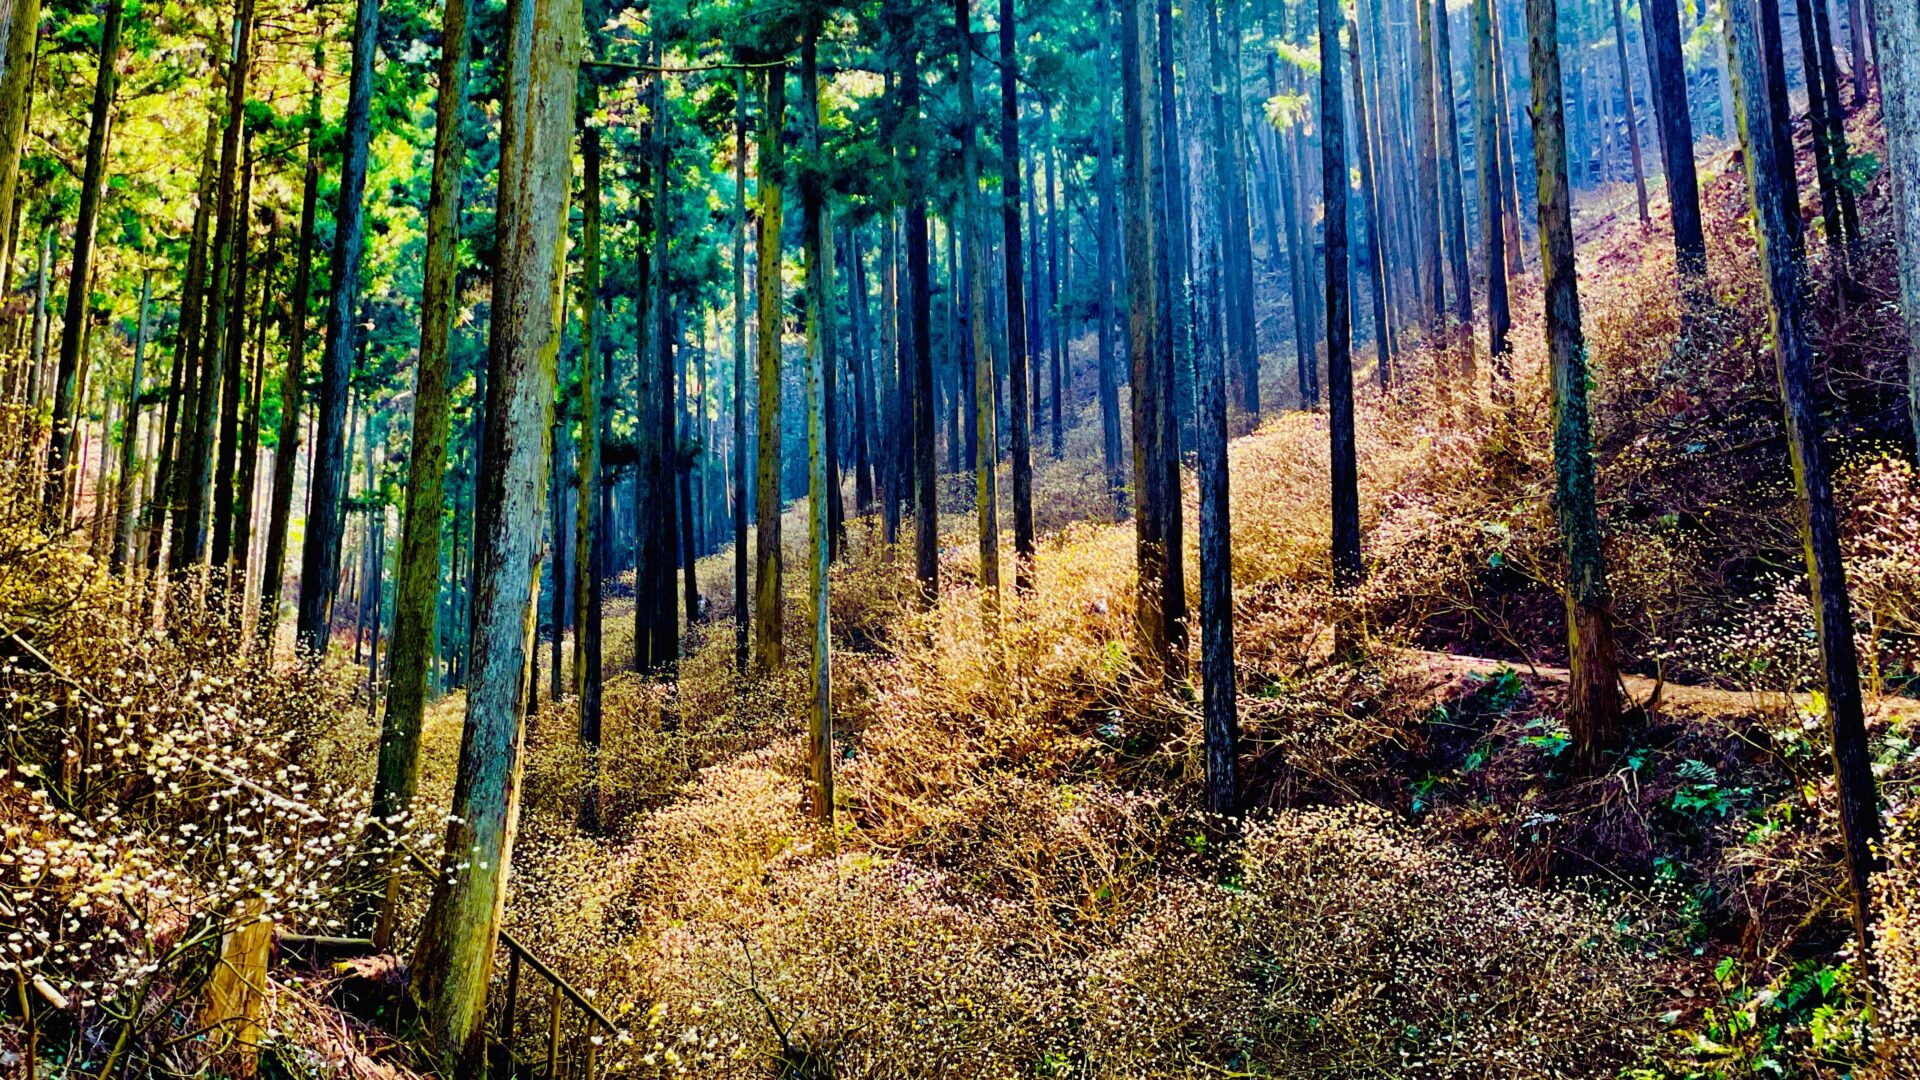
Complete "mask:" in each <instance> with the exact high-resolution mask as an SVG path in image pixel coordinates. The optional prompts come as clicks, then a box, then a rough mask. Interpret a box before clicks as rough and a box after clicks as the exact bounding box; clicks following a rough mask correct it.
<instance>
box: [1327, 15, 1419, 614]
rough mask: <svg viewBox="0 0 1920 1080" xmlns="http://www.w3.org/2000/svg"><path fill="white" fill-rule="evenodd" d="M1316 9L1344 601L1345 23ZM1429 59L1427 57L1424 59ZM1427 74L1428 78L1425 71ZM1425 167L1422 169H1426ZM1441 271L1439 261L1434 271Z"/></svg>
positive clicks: (1330, 397) (1354, 497)
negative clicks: (1342, 46)
mask: <svg viewBox="0 0 1920 1080" xmlns="http://www.w3.org/2000/svg"><path fill="white" fill-rule="evenodd" d="M1415 2H1416V3H1418V4H1419V5H1420V6H1421V10H1422V11H1423V12H1424V11H1425V10H1426V6H1425V0H1415ZM1319 7H1320V183H1321V186H1322V188H1323V193H1322V198H1323V199H1324V200H1325V203H1326V233H1327V271H1326V273H1327V429H1328V432H1329V438H1330V440H1331V444H1332V471H1333V583H1334V588H1335V589H1336V590H1338V591H1340V592H1342V593H1345V592H1349V591H1351V590H1353V589H1355V588H1357V587H1358V586H1359V584H1360V581H1361V577H1362V575H1363V573H1364V571H1363V569H1362V564H1361V561H1360V469H1359V463H1358V458H1357V455H1356V451H1355V449H1354V417H1353V354H1352V333H1353V331H1352V321H1351V320H1352V314H1351V312H1352V300H1351V297H1350V295H1349V288H1348V284H1347V135H1346V102H1345V101H1343V100H1342V98H1343V96H1344V95H1343V94H1342V92H1341V89H1342V88H1341V85H1340V24H1341V22H1342V21H1343V20H1342V18H1341V10H1340V9H1341V5H1340V0H1319ZM1424 17H1425V16H1424V15H1423V16H1422V18H1424ZM1421 36H1422V37H1423V38H1424V37H1426V36H1427V35H1426V34H1425V33H1423V34H1422V35H1421ZM1431 55H1432V54H1431V53H1428V57H1429V58H1430V57H1431ZM1427 74H1428V75H1431V74H1432V70H1431V67H1430V66H1428V71H1427ZM1423 111H1425V110H1423ZM1423 123H1425V122H1424V121H1423ZM1426 148H1427V149H1430V148H1431V142H1430V141H1426ZM1430 164H1431V162H1424V163H1423V169H1424V168H1425V167H1426V166H1427V165H1430ZM1433 239H1435V240H1437V237H1434V238H1433ZM1438 265H1439V262H1438V260H1437V258H1436V260H1435V262H1434V266H1435V268H1436V269H1437V267H1438ZM1436 283H1437V282H1436ZM1348 623H1349V620H1348V619H1346V618H1344V617H1343V618H1342V620H1341V625H1342V627H1343V630H1342V638H1343V640H1342V642H1341V651H1346V650H1347V649H1348V648H1351V646H1352V644H1353V643H1352V642H1351V641H1348V640H1345V637H1346V634H1347V633H1348V632H1349V631H1347V630H1345V629H1344V627H1346V626H1347V625H1348Z"/></svg>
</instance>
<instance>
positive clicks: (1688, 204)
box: [1641, 0, 1707, 290]
mask: <svg viewBox="0 0 1920 1080" xmlns="http://www.w3.org/2000/svg"><path fill="white" fill-rule="evenodd" d="M1641 2H1642V3H1644V4H1645V5H1646V6H1645V7H1644V8H1643V9H1642V14H1643V17H1644V22H1645V24H1646V29H1647V42H1646V48H1647V73H1648V75H1649V76H1650V77H1651V79H1652V81H1653V111H1654V116H1655V117H1656V118H1657V119H1658V120H1659V122H1660V143H1661V145H1662V146H1664V147H1666V154H1665V155H1664V161H1665V168H1666V171H1667V202H1668V203H1669V204H1670V205H1671V206H1672V208H1673V209H1672V215H1673V247H1674V255H1675V260H1676V261H1675V265H1676V266H1678V267H1679V269H1680V276H1681V286H1682V289H1683V290H1693V289H1696V288H1698V287H1699V283H1700V282H1701V280H1702V279H1704V278H1705V276H1706V272H1707V240H1706V235H1705V233H1703V232H1702V231H1701V226H1700V179H1699V176H1698V174H1697V173H1696V172H1695V171H1694V167H1693V119H1692V117H1691V116H1690V115H1689V114H1688V112H1687V77H1686V58H1685V57H1684V56H1683V55H1682V54H1681V50H1680V15H1679V12H1678V10H1677V9H1676V7H1675V6H1674V0H1641Z"/></svg>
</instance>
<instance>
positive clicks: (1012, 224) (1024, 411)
mask: <svg viewBox="0 0 1920 1080" xmlns="http://www.w3.org/2000/svg"><path fill="white" fill-rule="evenodd" d="M1015 32H1016V28H1015V23H1014V15H1013V0H1000V33H999V38H1000V162H1001V165H1000V224H1001V228H1002V230H1003V231H1004V233H1005V235H1006V242H1005V243H1004V244H1002V245H1001V250H1002V252H1003V253H1004V254H1005V263H1004V265H1005V270H1006V283H1007V391H1008V398H1007V400H1008V405H1009V419H1010V421H1011V422H1012V425H1013V430H1012V432H1011V440H1010V441H1011V446H1010V450H1011V451H1012V455H1013V587H1014V591H1016V592H1026V591H1028V590H1030V589H1032V588H1033V447H1032V425H1031V423H1030V420H1031V419H1032V415H1033V414H1032V406H1031V404H1030V403H1029V399H1028V393H1027V391H1028V389H1029V378H1030V375H1029V372H1028V368H1027V365H1028V362H1029V358H1028V356H1027V345H1028V342H1027V293H1026V285H1025V282H1024V281H1023V280H1022V271H1021V267H1022V265H1023V255H1022V252H1021V243H1022V239H1023V238H1022V237H1021V235H1020V161H1021V158H1020V84H1019V78H1020V68H1019V58H1018V56H1017V55H1016V54H1015V52H1014V35H1015ZM1028 239H1031V238H1028Z"/></svg>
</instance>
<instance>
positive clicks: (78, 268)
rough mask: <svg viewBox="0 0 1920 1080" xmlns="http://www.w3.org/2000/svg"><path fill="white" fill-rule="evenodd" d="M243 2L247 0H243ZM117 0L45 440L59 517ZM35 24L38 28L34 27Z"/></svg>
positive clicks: (101, 64)
mask: <svg viewBox="0 0 1920 1080" xmlns="http://www.w3.org/2000/svg"><path fill="white" fill-rule="evenodd" d="M242 2H245V0H242ZM123 11H124V7H123V5H122V3H121V0H108V2H107V10H106V16H105V19H104V20H103V22H102V25H101V30H100V53H99V59H98V63H97V68H98V73H97V74H96V75H95V77H94V82H93V111H92V113H91V118H90V120H89V121H88V125H87V157H86V164H85V166H84V167H83V172H82V174H81V180H80V209H79V213H78V215H77V216H76V218H75V219H74V225H73V262H72V269H71V270H69V272H68V278H67V310H66V319H65V321H63V322H62V323H61V326H60V360H59V366H58V367H57V368H56V369H55V372H54V377H53V426H52V429H51V431H52V434H51V436H50V437H49V439H48V440H47V484H46V493H45V497H44V499H43V503H44V505H43V509H44V510H45V511H46V514H47V516H48V518H49V519H50V520H51V519H55V518H58V517H59V516H60V514H61V512H62V509H63V507H64V505H65V500H66V490H67V455H68V453H69V452H70V450H71V447H70V446H69V445H68V444H69V443H70V442H71V441H72V439H73V432H74V431H75V430H76V429H77V428H78V424H77V423H76V422H75V413H76V411H77V410H78V407H79V403H78V401H77V400H76V395H75V393H74V379H75V374H76V373H77V372H78V371H79V368H80V339H81V334H82V333H83V332H84V330H85V328H86V324H87V294H88V292H89V290H90V289H91V287H92V279H93V273H92V270H93V241H94V232H95V226H96V225H97V224H98V222H99V220H100V195H101V184H102V180H103V179H104V176H105V173H106V159H107V125H108V124H109V123H110V122H111V120H112V114H113V97H114V92H115V91H116V90H117V89H118V88H119V85H120V22H121V16H122V13H123ZM36 29H37V27H36Z"/></svg>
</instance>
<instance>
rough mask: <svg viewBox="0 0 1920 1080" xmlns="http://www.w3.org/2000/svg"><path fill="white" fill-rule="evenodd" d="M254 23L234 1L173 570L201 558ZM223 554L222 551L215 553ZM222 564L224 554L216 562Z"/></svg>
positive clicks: (219, 405)
mask: <svg viewBox="0 0 1920 1080" xmlns="http://www.w3.org/2000/svg"><path fill="white" fill-rule="evenodd" d="M252 23H253V5H252V0H236V2H235V4H234V11H233V27H234V30H233V49H232V52H231V53H229V54H228V57H227V68H226V81H227V95H226V114H225V117H224V118H223V119H222V120H221V122H220V168H219V172H218V174H217V176H218V180H216V181H215V185H214V186H215V190H216V194H215V198H214V204H213V218H212V230H213V239H212V241H211V242H210V245H209V247H208V248H207V256H206V258H207V267H208V269H207V277H206V279H205V283H204V285H205V288H204V291H203V293H202V295H201V298H200V303H201V311H202V318H203V320H204V323H205V325H204V331H205V337H204V339H203V341H202V343H201V345H200V349H199V358H200V362H199V367H200V378H199V384H198V390H197V393H196V395H195V399H194V410H193V414H194V415H193V426H192V430H193V438H192V439H190V440H188V441H187V443H186V445H185V446H183V447H182V449H181V452H182V454H183V460H182V464H183V465H184V466H185V468H184V469H183V470H182V471H181V472H180V477H179V479H180V483H181V485H182V486H181V498H180V499H179V509H178V511H177V513H178V517H177V519H176V520H175V522H174V529H173V549H172V551H171V553H170V555H169V557H168V564H169V567H170V569H171V570H172V571H173V572H174V574H175V575H181V574H184V573H185V571H187V570H188V569H189V568H190V567H192V566H194V565H196V564H198V563H200V562H202V561H203V560H205V559H206V557H207V544H208V535H207V489H208V485H209V483H210V482H211V481H212V480H213V479H214V476H213V455H214V452H215V449H216V446H217V444H218V433H219V430H220V429H219V427H216V425H221V426H224V420H223V417H224V415H225V413H226V410H225V409H224V408H223V405H224V400H225V396H226V388H227V383H228V381H229V380H227V378H226V371H227V352H228V349H227V346H228V335H227V321H228V318H229V316H230V314H231V304H230V294H231V291H232V274H233V250H234V239H233V234H234V226H235V213H234V202H235V201H236V199H237V198H238V197H239V196H238V193H237V192H236V191H235V188H236V186H237V182H238V173H239V167H240V152H241V137H242V135H243V134H244V127H245V119H246V111H245V109H246V97H247V89H246V82H247V69H248V66H249V60H250V56H249V54H250V51H251V45H252V42H251V38H252ZM220 554H221V555H222V556H223V557H224V555H225V554H226V553H225V552H224V551H223V552H221V553H220ZM222 561H224V558H223V560H222Z"/></svg>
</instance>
